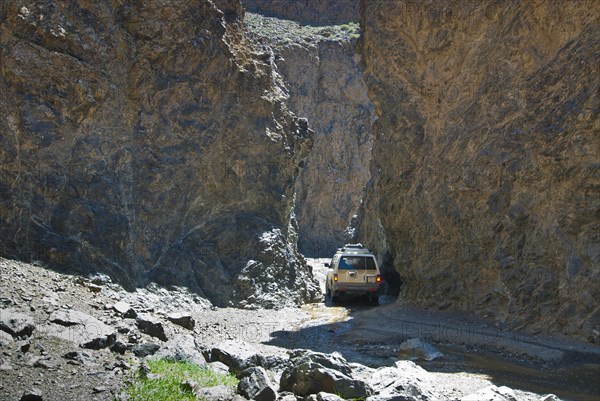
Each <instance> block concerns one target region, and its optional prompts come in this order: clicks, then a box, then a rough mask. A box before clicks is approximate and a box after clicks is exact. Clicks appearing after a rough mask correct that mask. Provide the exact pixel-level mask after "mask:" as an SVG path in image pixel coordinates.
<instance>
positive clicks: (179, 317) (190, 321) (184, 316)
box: [167, 313, 196, 330]
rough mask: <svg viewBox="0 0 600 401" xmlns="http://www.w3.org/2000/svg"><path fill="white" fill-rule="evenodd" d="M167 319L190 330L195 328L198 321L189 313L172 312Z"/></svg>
mask: <svg viewBox="0 0 600 401" xmlns="http://www.w3.org/2000/svg"><path fill="white" fill-rule="evenodd" d="M167 319H169V321H171V322H172V323H175V324H177V325H179V326H181V327H184V328H186V329H188V330H194V327H195V326H196V321H195V320H194V318H193V317H192V315H190V314H189V313H172V314H169V315H168V316H167Z"/></svg>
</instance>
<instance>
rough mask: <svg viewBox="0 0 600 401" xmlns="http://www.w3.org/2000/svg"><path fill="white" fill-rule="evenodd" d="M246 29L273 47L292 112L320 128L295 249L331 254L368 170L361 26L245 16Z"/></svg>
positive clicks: (369, 109) (369, 114)
mask: <svg viewBox="0 0 600 401" xmlns="http://www.w3.org/2000/svg"><path fill="white" fill-rule="evenodd" d="M246 30H247V35H248V36H249V37H251V38H252V39H253V41H254V42H256V43H257V46H262V47H265V48H266V49H269V51H273V52H274V58H275V63H276V65H277V67H278V71H279V72H280V73H281V75H282V78H283V82H284V84H285V87H286V90H287V93H288V94H289V99H288V104H289V107H290V109H291V110H292V111H293V112H294V113H295V114H296V115H298V116H300V117H304V118H306V119H307V120H308V125H309V127H310V128H311V129H313V130H314V131H315V137H314V145H313V147H312V150H311V152H310V154H309V155H308V157H307V159H306V162H305V165H304V168H303V169H302V171H301V173H300V175H299V176H298V180H297V181H296V186H295V190H296V209H295V210H296V217H297V221H298V236H299V239H298V246H299V249H300V250H301V251H302V253H303V254H304V255H306V256H310V257H331V256H332V255H333V254H334V253H335V250H336V249H337V248H338V247H339V246H341V245H342V244H344V241H345V230H346V227H347V226H348V223H349V222H350V220H351V218H352V216H353V215H354V214H355V213H357V210H358V206H359V205H360V202H361V199H362V195H363V190H364V186H365V184H366V183H367V181H368V180H369V174H370V173H369V164H370V160H371V149H372V141H371V134H370V126H371V123H372V120H373V116H374V110H373V105H372V104H371V102H370V101H369V98H368V97H367V91H366V87H365V84H364V81H363V79H362V71H361V69H360V66H359V62H360V57H359V55H358V54H357V53H356V43H357V39H358V37H359V28H358V25H357V24H350V25H342V26H336V25H330V26H323V27H318V28H315V27H308V26H302V25H300V24H298V23H297V22H296V21H291V20H283V19H278V18H270V17H265V16H263V15H259V14H251V13H247V14H246Z"/></svg>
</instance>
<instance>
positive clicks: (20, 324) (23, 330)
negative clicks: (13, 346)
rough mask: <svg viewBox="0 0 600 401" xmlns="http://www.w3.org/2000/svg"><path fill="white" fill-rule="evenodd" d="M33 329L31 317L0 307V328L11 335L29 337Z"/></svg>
mask: <svg viewBox="0 0 600 401" xmlns="http://www.w3.org/2000/svg"><path fill="white" fill-rule="evenodd" d="M34 329H35V323H34V321H33V318H32V317H31V316H29V315H26V314H24V313H21V312H17V311H15V310H12V309H0V330H3V331H5V332H7V333H8V334H10V335H11V336H13V337H18V338H20V337H29V336H31V334H32V333H33V330H34Z"/></svg>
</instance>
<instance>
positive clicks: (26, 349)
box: [17, 341, 31, 354]
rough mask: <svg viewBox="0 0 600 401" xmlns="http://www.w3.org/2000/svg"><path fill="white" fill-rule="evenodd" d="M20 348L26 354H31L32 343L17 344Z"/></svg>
mask: <svg viewBox="0 0 600 401" xmlns="http://www.w3.org/2000/svg"><path fill="white" fill-rule="evenodd" d="M17 345H18V346H19V350H20V351H21V352H22V353H24V354H26V353H27V352H29V349H30V348H31V343H30V342H29V341H23V342H20V343H18V344H17Z"/></svg>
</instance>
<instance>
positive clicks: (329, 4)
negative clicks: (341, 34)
mask: <svg viewBox="0 0 600 401" xmlns="http://www.w3.org/2000/svg"><path fill="white" fill-rule="evenodd" d="M359 4H360V0H294V1H289V0H242V5H243V6H244V7H245V8H246V10H248V11H250V12H253V13H258V14H261V15H264V16H266V17H275V18H282V19H287V20H293V21H298V22H301V23H303V24H311V25H332V24H345V23H347V22H349V21H358V16H359Z"/></svg>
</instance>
